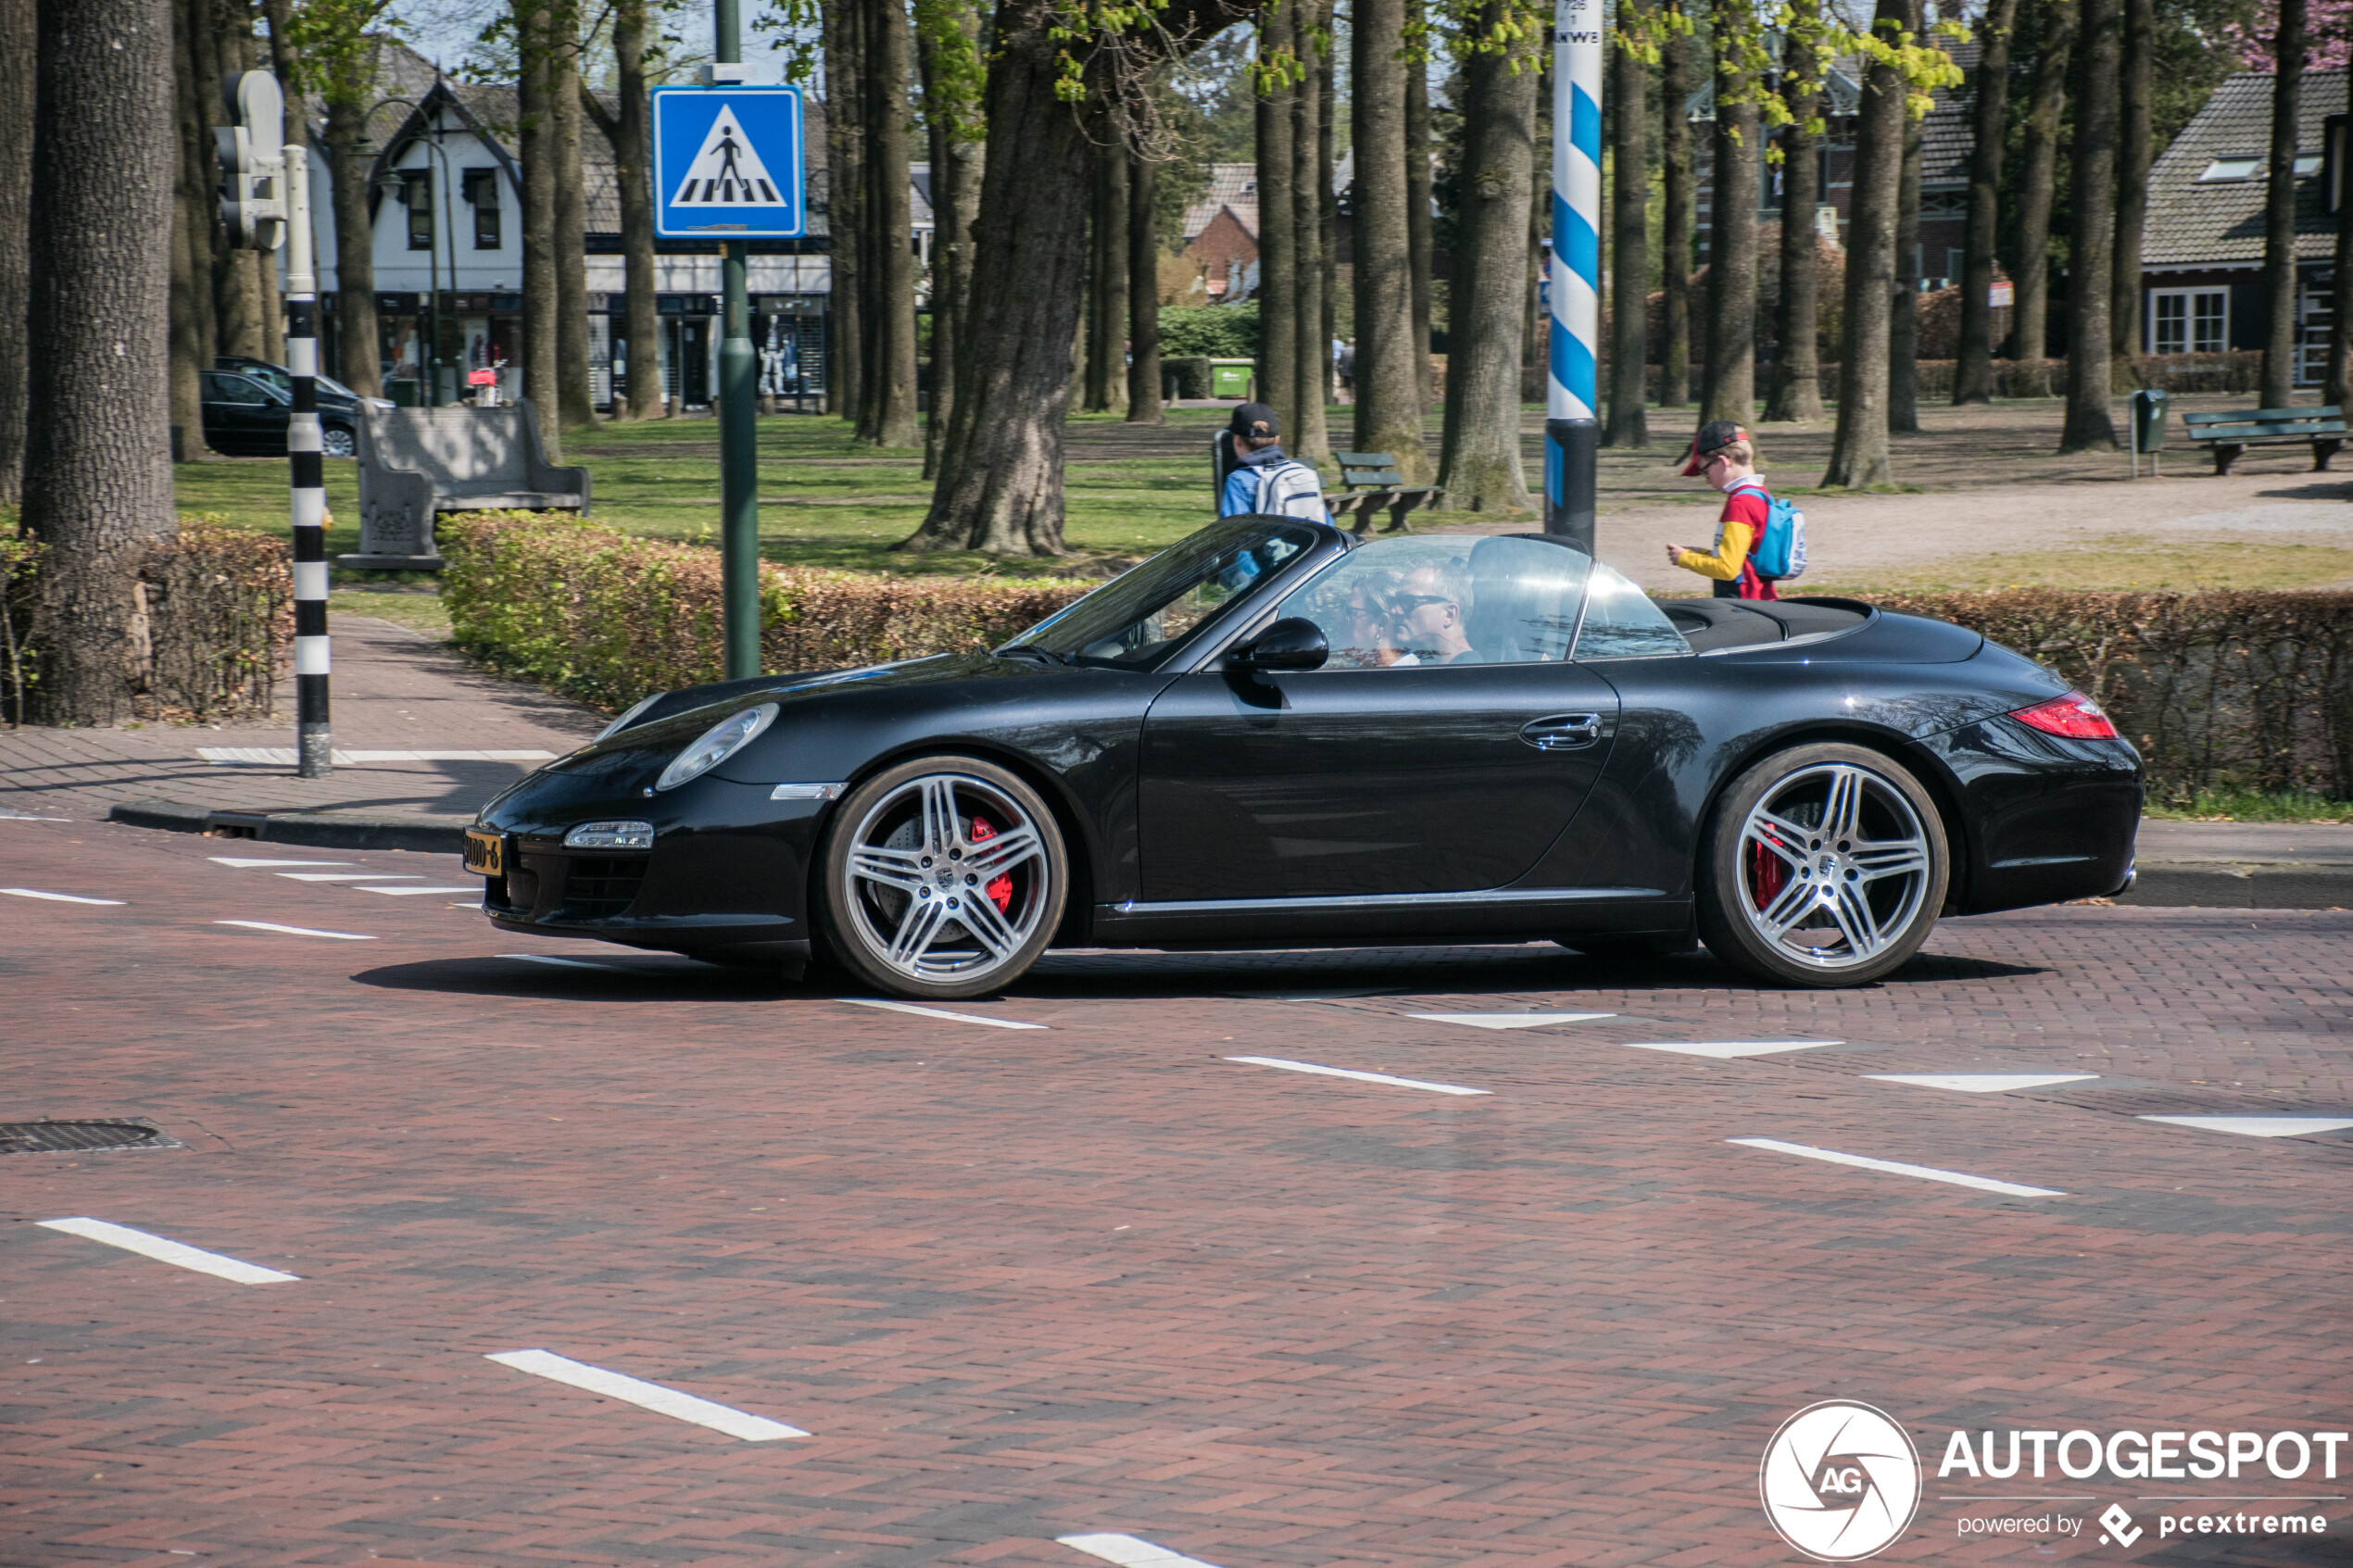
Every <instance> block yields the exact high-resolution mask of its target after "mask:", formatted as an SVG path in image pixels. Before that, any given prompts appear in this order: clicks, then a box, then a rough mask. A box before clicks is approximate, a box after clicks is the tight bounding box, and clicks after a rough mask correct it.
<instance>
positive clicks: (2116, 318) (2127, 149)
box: [2108, 0, 2157, 364]
mask: <svg viewBox="0 0 2353 1568" xmlns="http://www.w3.org/2000/svg"><path fill="white" fill-rule="evenodd" d="M2156 56H2157V4H2156V0H2124V73H2123V116H2122V120H2123V123H2122V129H2121V131H2120V145H2119V147H2118V149H2117V154H2116V261H2115V266H2114V269H2113V270H2114V273H2115V276H2114V277H2113V278H2112V279H2111V280H2110V282H2109V287H2108V301H2109V303H2108V332H2109V342H2110V343H2112V344H2113V345H2115V347H2116V352H2117V353H2118V354H2120V355H2122V356H2125V357H2126V362H2127V363H2128V364H2129V363H2130V362H2131V357H2132V356H2133V355H2137V354H2139V353H2140V352H2141V351H2142V350H2141V239H2142V233H2143V231H2145V229H2146V228H2147V226H2148V211H2149V193H2148V182H2149V169H2150V167H2151V166H2152V165H2153V164H2154V163H2155V161H2156V157H2157V144H2156V139H2155V133H2154V132H2152V130H2151V129H2150V125H2149V117H2150V112H2151V107H2150V106H2151V100H2152V98H2153V97H2154V95H2155V94H2156V90H2157V58H2156Z"/></svg>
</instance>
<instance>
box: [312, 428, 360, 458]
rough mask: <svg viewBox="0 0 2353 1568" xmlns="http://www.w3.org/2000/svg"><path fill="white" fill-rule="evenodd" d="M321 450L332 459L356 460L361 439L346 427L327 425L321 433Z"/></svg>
mask: <svg viewBox="0 0 2353 1568" xmlns="http://www.w3.org/2000/svg"><path fill="white" fill-rule="evenodd" d="M319 450H320V451H321V453H322V454H324V455H325V456H327V457H330V458H356V457H358V456H359V437H358V436H356V435H354V434H352V433H351V431H350V428H349V427H348V426H345V425H327V426H324V427H323V428H321V430H320V432H319Z"/></svg>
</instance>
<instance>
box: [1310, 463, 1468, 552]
mask: <svg viewBox="0 0 2353 1568" xmlns="http://www.w3.org/2000/svg"><path fill="white" fill-rule="evenodd" d="M1332 461H1334V462H1336V463H1338V464H1339V465H1340V486H1341V489H1340V494H1339V495H1327V496H1326V497H1325V499H1326V501H1327V502H1328V503H1329V504H1330V506H1331V508H1332V517H1333V519H1334V520H1335V521H1338V520H1340V519H1342V518H1346V517H1350V516H1352V515H1353V517H1354V518H1355V519H1356V522H1355V532H1356V533H1357V534H1358V535H1359V536H1360V537H1361V536H1362V535H1363V534H1364V533H1365V530H1366V529H1367V528H1369V527H1370V526H1371V524H1372V521H1373V514H1374V513H1375V512H1378V511H1386V512H1388V513H1389V526H1388V527H1387V528H1385V529H1383V530H1382V531H1381V532H1383V533H1409V532H1411V529H1410V527H1409V526H1408V524H1407V523H1406V521H1405V514H1406V513H1407V512H1410V511H1413V510H1415V509H1416V508H1421V509H1423V510H1427V509H1428V508H1431V507H1435V506H1436V505H1437V504H1438V498H1439V497H1440V496H1441V495H1444V494H1445V492H1444V491H1442V490H1440V489H1438V488H1437V487H1436V486H1434V485H1421V486H1411V485H1408V484H1407V483H1405V476H1404V475H1403V473H1401V472H1399V471H1398V468H1397V458H1396V456H1395V455H1394V454H1393V453H1389V452H1335V453H1333V454H1332Z"/></svg>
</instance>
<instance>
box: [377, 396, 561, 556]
mask: <svg viewBox="0 0 2353 1568" xmlns="http://www.w3.org/2000/svg"><path fill="white" fill-rule="evenodd" d="M510 510H511V511H532V512H546V511H573V512H580V513H582V514H584V515H585V513H586V512H587V510H588V470H586V469H582V468H559V467H557V466H556V465H555V464H553V463H550V462H549V461H548V460H547V445H546V443H545V442H543V441H541V440H540V437H539V418H538V415H537V413H536V412H535V410H534V409H533V408H532V406H531V404H530V402H529V401H528V400H523V401H519V402H514V403H502V404H498V405H496V406H494V407H491V408H469V407H466V406H464V405H458V406H454V407H450V408H388V409H380V410H375V411H372V412H369V413H367V414H364V415H363V416H362V417H361V419H360V420H359V554H358V555H353V556H343V557H340V558H338V559H337V562H336V564H337V565H339V566H347V567H358V568H360V569H361V570H363V571H438V570H440V567H441V552H440V549H439V548H438V547H437V546H435V545H434V537H433V524H434V518H436V517H438V516H439V515H440V514H442V513H443V512H481V511H510Z"/></svg>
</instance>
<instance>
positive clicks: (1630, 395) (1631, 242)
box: [1513, 0, 1657, 461]
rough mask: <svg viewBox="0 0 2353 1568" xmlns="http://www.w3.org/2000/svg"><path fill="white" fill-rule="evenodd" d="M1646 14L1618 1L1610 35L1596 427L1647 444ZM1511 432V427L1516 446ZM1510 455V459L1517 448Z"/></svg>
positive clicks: (1629, 1)
mask: <svg viewBox="0 0 2353 1568" xmlns="http://www.w3.org/2000/svg"><path fill="white" fill-rule="evenodd" d="M1649 19H1650V8H1649V7H1648V6H1642V5H1639V4H1636V3H1635V0H1622V3H1621V5H1620V6H1619V9H1618V13H1617V28H1616V29H1615V30H1614V31H1613V32H1612V34H1611V39H1610V52H1609V68H1608V69H1609V84H1608V90H1607V91H1608V97H1609V103H1610V114H1611V121H1610V129H1611V132H1612V135H1611V140H1610V236H1609V422H1608V424H1607V425H1606V426H1604V429H1603V431H1602V445H1604V446H1647V445H1650V428H1649V425H1648V423H1647V421H1646V420H1644V419H1643V416H1642V406H1643V403H1644V402H1645V400H1646V399H1647V396H1648V388H1647V387H1645V386H1644V385H1643V383H1644V382H1645V381H1646V380H1647V379H1648V377H1647V374H1646V371H1645V361H1646V360H1647V358H1648V356H1647V355H1646V354H1645V353H1644V352H1643V337H1644V335H1645V334H1644V332H1643V328H1644V326H1645V324H1646V323H1645V318H1646V317H1648V316H1649V314H1650V277H1651V270H1650V244H1649V236H1648V234H1647V233H1646V232H1645V228H1646V225H1645V222H1644V219H1645V217H1646V214H1647V209H1648V207H1649V205H1650V203H1649V196H1650V178H1649V176H1650V160H1649V157H1648V154H1647V148H1646V144H1647V142H1648V141H1649V138H1648V137H1647V136H1646V135H1645V134H1644V132H1645V131H1646V130H1647V129H1648V127H1649V119H1650V106H1649V103H1648V98H1649V93H1648V88H1649V86H1650V63H1649V59H1648V56H1649V55H1650V54H1651V53H1652V52H1653V51H1654V50H1655V48H1656V47H1657V44H1656V43H1655V40H1654V39H1653V38H1652V37H1651V29H1650V27H1649V26H1648V22H1649ZM1531 107H1532V106H1531ZM1532 129H1533V127H1532V126H1531V130H1532ZM1516 358H1517V357H1516V356H1515V359H1516ZM1514 423H1515V424H1516V423H1517V420H1514ZM1517 436H1518V432H1517V431H1516V430H1515V431H1514V432H1513V437H1514V444H1515V445H1516V444H1517ZM1513 457H1514V458H1515V461H1516V458H1517V457H1518V454H1517V452H1516V451H1515V452H1514V454H1513Z"/></svg>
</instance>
